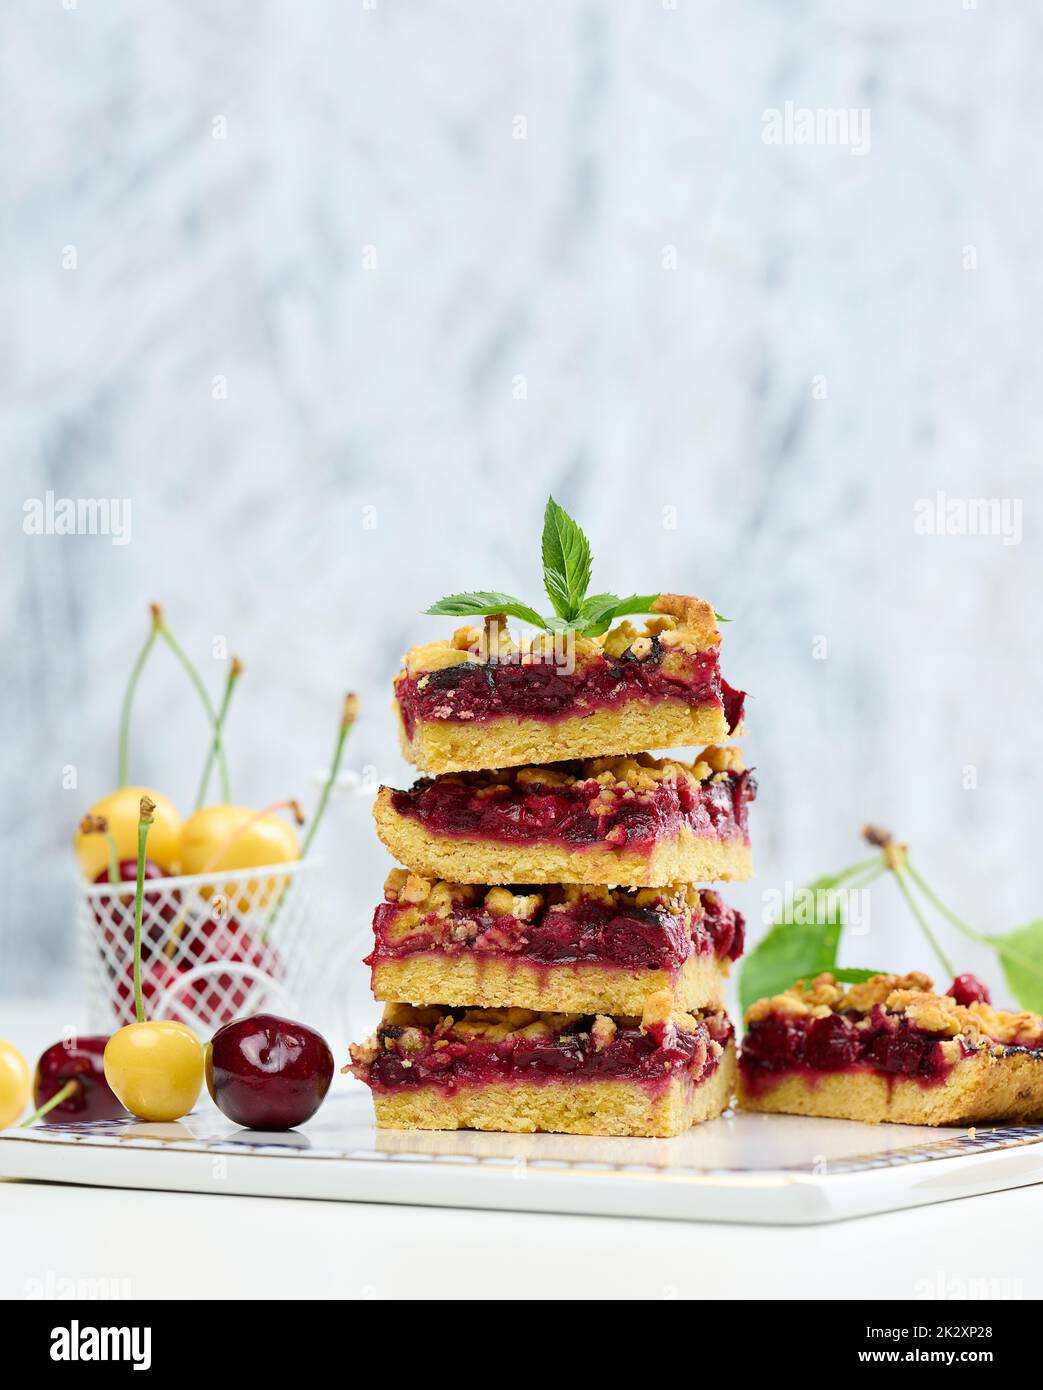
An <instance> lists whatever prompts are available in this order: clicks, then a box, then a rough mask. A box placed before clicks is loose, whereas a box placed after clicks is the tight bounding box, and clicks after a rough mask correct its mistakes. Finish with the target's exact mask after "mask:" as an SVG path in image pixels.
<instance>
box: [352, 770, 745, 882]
mask: <svg viewBox="0 0 1043 1390" xmlns="http://www.w3.org/2000/svg"><path fill="white" fill-rule="evenodd" d="M756 793H757V784H756V780H755V778H754V776H753V774H752V772H750V771H749V770H747V769H746V768H745V767H744V764H743V759H742V752H741V750H740V749H739V748H736V747H726V748H717V747H710V748H706V749H704V750H703V752H702V753H701V754H699V756H698V758H696V759H695V760H694V761H693V762H690V763H686V762H679V761H677V760H674V759H663V758H653V757H651V756H650V755H649V754H647V753H642V754H638V755H637V756H635V757H626V758H621V757H606V758H592V759H588V760H586V761H581V762H565V763H552V764H548V765H544V766H534V767H523V768H505V769H503V770H501V771H496V772H478V773H454V774H446V775H444V776H441V777H437V778H421V779H420V780H419V781H418V782H416V783H414V785H413V786H412V788H410V789H409V790H408V791H397V790H394V789H392V788H390V787H381V788H380V791H379V792H378V794H377V799H376V803H375V805H374V808H373V814H374V818H375V820H376V824H377V833H378V835H379V836H380V838H381V840H382V841H383V842H384V844H385V845H386V846H387V848H388V849H389V850H390V851H391V853H392V854H393V855H394V856H395V858H396V859H398V860H400V861H401V862H402V863H403V864H405V865H407V866H408V867H409V868H411V869H414V870H416V871H417V872H419V873H423V874H426V875H429V876H431V877H434V878H442V879H446V880H450V881H452V882H456V883H482V884H508V883H517V882H524V883H532V884H541V883H597V884H621V885H627V886H634V887H652V888H654V887H662V886H664V885H666V884H670V883H676V882H680V881H684V882H689V883H697V882H713V881H715V880H732V881H738V880H743V879H748V878H749V877H750V876H751V875H752V872H753V860H752V853H751V849H750V838H749V824H748V813H749V805H750V803H751V802H752V801H753V799H754V798H755V796H756Z"/></svg>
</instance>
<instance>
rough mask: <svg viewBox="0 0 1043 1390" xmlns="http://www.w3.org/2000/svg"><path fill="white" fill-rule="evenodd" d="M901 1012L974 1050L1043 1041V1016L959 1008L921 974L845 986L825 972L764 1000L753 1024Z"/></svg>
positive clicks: (749, 1017)
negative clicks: (779, 1017)
mask: <svg viewBox="0 0 1043 1390" xmlns="http://www.w3.org/2000/svg"><path fill="white" fill-rule="evenodd" d="M877 1007H879V1008H882V1009H883V1010H884V1011H885V1012H886V1013H889V1014H901V1015H903V1016H904V1017H905V1018H906V1019H907V1020H908V1021H909V1023H911V1024H912V1025H913V1026H914V1027H916V1028H920V1029H922V1030H923V1031H924V1032H925V1033H938V1034H941V1035H942V1036H944V1037H948V1038H957V1037H962V1038H964V1039H965V1040H966V1041H967V1042H968V1043H970V1044H971V1045H972V1046H975V1047H977V1046H981V1045H982V1044H983V1043H987V1042H994V1043H1000V1044H1002V1045H1003V1046H1005V1047H1013V1046H1038V1045H1039V1042H1040V1039H1041V1038H1043V1018H1041V1017H1040V1015H1039V1014H1034V1013H1030V1012H1028V1011H1024V1012H1019V1013H1012V1012H1008V1011H1006V1010H1003V1009H994V1008H993V1007H992V1006H991V1005H990V1004H984V1003H973V1004H969V1005H963V1004H958V1003H957V1002H956V1000H955V999H953V998H952V997H951V996H950V995H948V994H936V993H935V992H934V985H933V983H932V981H931V979H930V977H929V976H927V975H923V974H921V973H920V971H918V970H914V971H911V972H910V973H909V974H908V975H873V976H872V977H871V978H870V979H868V980H864V981H861V982H860V983H858V984H853V985H849V986H847V987H845V986H844V985H842V984H838V983H837V981H836V980H835V979H834V977H833V976H832V975H831V974H829V973H826V974H822V975H818V976H816V977H815V979H814V980H812V981H811V983H810V984H806V983H805V982H804V981H803V980H798V982H797V983H796V984H795V985H793V986H792V987H791V988H790V989H788V990H785V991H784V992H783V993H782V994H777V995H775V996H774V998H771V999H758V1000H757V1002H756V1003H755V1004H752V1005H751V1006H750V1008H749V1009H748V1010H747V1014H746V1022H747V1024H752V1023H758V1022H760V1020H761V1019H764V1018H767V1017H768V1016H769V1015H771V1014H792V1015H805V1016H807V1015H810V1016H812V1017H815V1018H824V1017H825V1016H826V1015H827V1014H830V1013H858V1014H864V1015H869V1014H870V1013H871V1012H872V1010H873V1009H874V1008H877Z"/></svg>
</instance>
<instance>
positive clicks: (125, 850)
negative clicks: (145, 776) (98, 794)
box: [72, 787, 181, 883]
mask: <svg viewBox="0 0 1043 1390" xmlns="http://www.w3.org/2000/svg"><path fill="white" fill-rule="evenodd" d="M143 796H147V797H148V798H149V800H150V801H152V802H153V803H154V804H155V810H154V811H153V813H152V822H153V823H152V833H151V835H150V837H149V850H150V852H151V858H152V859H153V860H154V861H155V862H156V863H157V864H158V865H159V866H160V868H161V869H165V870H166V871H167V872H168V873H170V872H173V870H175V869H176V867H177V861H178V847H179V845H180V843H181V816H180V814H179V812H178V809H177V807H176V806H175V805H174V803H173V802H172V801H171V800H170V798H169V797H166V796H164V795H163V794H162V792H156V791H151V790H150V789H149V788H148V787H120V789H119V790H118V791H114V792H110V794H109V795H108V796H103V797H102V798H101V800H100V801H96V802H95V803H94V805H93V806H92V807H91V809H90V812H89V813H88V814H89V815H90V816H92V817H98V816H101V817H102V818H103V819H104V820H105V821H106V822H107V825H108V831H109V835H111V836H112V839H113V840H114V841H115V844H116V858H117V860H121V859H134V858H136V857H137V852H138V808H139V806H140V805H141V798H142V797H143ZM72 843H73V848H74V849H75V851H76V854H77V856H78V858H79V861H80V867H81V869H82V870H83V874H84V877H85V878H87V879H88V880H89V881H90V882H91V883H93V882H94V880H95V879H96V878H97V877H98V875H99V874H100V873H101V872H102V870H103V869H108V867H109V844H108V839H107V837H106V836H105V835H95V834H89V833H85V832H84V831H83V830H82V829H80V830H77V832H76V834H75V835H74V836H73V842H72Z"/></svg>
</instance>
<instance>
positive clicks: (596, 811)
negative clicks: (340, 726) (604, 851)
mask: <svg viewBox="0 0 1043 1390" xmlns="http://www.w3.org/2000/svg"><path fill="white" fill-rule="evenodd" d="M553 768H554V770H556V771H560V772H564V773H571V774H573V775H575V776H577V777H582V765H581V764H579V763H555V764H553ZM756 795H757V782H756V779H755V778H754V776H753V774H752V773H751V772H749V771H743V772H726V773H721V774H718V776H716V777H714V778H713V779H707V780H706V781H703V782H694V781H693V780H691V779H689V778H680V779H677V780H676V781H668V780H664V781H662V782H660V783H659V784H658V785H657V786H656V787H655V788H654V789H653V790H651V791H646V792H642V793H641V794H640V795H639V796H635V795H633V794H632V793H631V794H630V795H629V796H628V795H627V793H626V788H623V787H622V786H621V788H620V790H619V791H618V792H617V793H606V790H605V788H604V786H603V785H602V784H601V783H600V782H599V781H597V779H596V778H593V777H588V778H585V779H583V780H580V781H576V782H572V783H569V784H565V785H562V784H559V783H558V782H557V780H555V781H553V782H550V781H549V782H548V784H547V785H542V784H541V783H540V782H539V781H538V780H531V779H530V780H528V781H527V782H526V783H525V784H524V785H523V784H522V783H520V782H515V781H513V780H512V781H508V782H503V783H499V784H489V783H488V780H487V779H486V778H485V777H484V776H483V774H466V773H465V774H461V775H459V776H453V777H440V778H438V779H437V780H435V781H431V780H430V779H428V778H421V779H420V780H419V781H418V782H415V783H414V784H413V786H412V787H411V788H410V790H409V791H396V792H393V793H392V796H391V804H392V807H393V808H394V810H395V811H396V812H397V813H398V814H399V815H400V816H409V817H411V818H413V819H414V820H418V821H420V823H421V824H422V825H423V826H424V827H425V829H427V830H429V831H430V832H431V833H432V834H435V835H445V836H450V837H457V838H462V839H479V840H497V841H501V842H504V843H508V844H529V845H533V844H547V843H554V844H561V845H565V846H572V847H576V848H582V847H583V846H584V845H594V844H599V843H600V844H609V845H614V846H616V847H617V848H623V847H626V848H628V849H630V850H636V851H642V850H647V851H651V850H652V849H653V847H654V846H655V844H656V843H657V841H660V840H664V839H672V838H674V837H676V835H677V833H678V831H679V830H680V828H681V827H682V826H684V827H686V828H687V829H688V830H690V831H691V832H692V833H693V834H695V835H700V836H706V837H711V836H713V837H717V838H720V839H743V840H745V839H748V824H749V815H748V808H749V804H750V802H751V801H753V799H754V797H755V796H756Z"/></svg>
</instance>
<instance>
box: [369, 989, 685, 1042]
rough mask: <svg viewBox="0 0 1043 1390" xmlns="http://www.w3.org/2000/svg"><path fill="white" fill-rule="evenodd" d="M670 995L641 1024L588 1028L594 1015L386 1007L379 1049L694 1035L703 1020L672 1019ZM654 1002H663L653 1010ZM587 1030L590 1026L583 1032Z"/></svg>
mask: <svg viewBox="0 0 1043 1390" xmlns="http://www.w3.org/2000/svg"><path fill="white" fill-rule="evenodd" d="M670 998H671V996H670V993H669V991H668V990H664V991H662V993H661V994H659V995H652V996H651V998H650V1000H649V1003H646V1005H645V1011H644V1014H643V1016H642V1017H641V1018H636V1017H629V1016H626V1017H624V1016H620V1017H618V1018H615V1019H613V1018H609V1017H607V1016H606V1015H602V1014H599V1015H597V1016H596V1017H595V1018H594V1021H593V1023H592V1024H591V1023H589V1022H587V1023H585V1021H586V1020H589V1019H590V1015H589V1014H568V1013H537V1012H536V1011H535V1010H533V1009H514V1008H503V1009H447V1008H445V1007H444V1006H443V1005H440V1004H386V1005H385V1006H384V1017H383V1018H382V1019H381V1021H380V1025H379V1027H378V1029H377V1037H376V1043H375V1046H376V1048H377V1050H378V1051H379V1049H380V1047H383V1048H385V1049H387V1050H391V1049H392V1048H395V1049H397V1050H398V1051H402V1050H403V1049H405V1050H406V1051H407V1052H408V1051H409V1050H410V1049H411V1048H412V1047H414V1046H417V1047H418V1048H419V1046H423V1043H422V1042H421V1041H420V1039H422V1037H423V1034H424V1033H428V1034H431V1035H432V1036H433V1037H434V1039H435V1046H437V1045H438V1042H439V1041H441V1040H445V1041H446V1042H474V1041H478V1040H481V1041H484V1042H503V1041H504V1040H505V1039H506V1038H510V1037H515V1036H517V1037H522V1038H555V1037H560V1036H565V1035H569V1034H574V1033H577V1032H581V1031H583V1032H588V1033H590V1035H591V1037H592V1038H593V1040H594V1045H595V1047H596V1048H597V1049H598V1050H599V1051H601V1050H604V1048H606V1047H608V1046H609V1045H610V1044H611V1042H612V1041H613V1039H614V1038H615V1036H616V1032H617V1030H618V1029H620V1028H632V1029H634V1028H636V1029H640V1030H641V1032H643V1033H649V1032H654V1031H655V1030H656V1029H663V1028H670V1027H672V1028H675V1029H677V1030H678V1031H679V1032H689V1033H691V1032H694V1031H695V1030H696V1029H697V1028H698V1026H699V1020H698V1019H696V1018H695V1017H693V1015H692V1014H686V1013H671V1011H670V1007H669V1002H667V1003H666V1004H665V1005H664V1003H663V1001H664V1000H665V1001H669V1000H670ZM652 1000H656V1001H658V1002H657V1003H656V1005H655V1006H653V1007H651V1008H650V1004H651V1001H652ZM581 1025H585V1026H582V1027H581Z"/></svg>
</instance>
